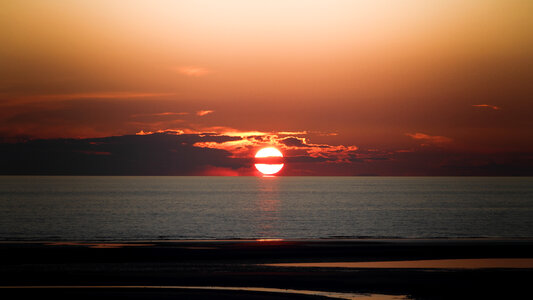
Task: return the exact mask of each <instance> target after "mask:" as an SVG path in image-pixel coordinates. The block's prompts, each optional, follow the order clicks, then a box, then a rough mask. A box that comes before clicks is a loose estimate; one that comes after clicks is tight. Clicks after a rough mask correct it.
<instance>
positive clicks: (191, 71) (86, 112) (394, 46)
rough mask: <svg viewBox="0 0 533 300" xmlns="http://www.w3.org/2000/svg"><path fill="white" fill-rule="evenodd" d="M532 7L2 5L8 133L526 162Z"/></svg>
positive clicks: (3, 113) (348, 2)
mask: <svg viewBox="0 0 533 300" xmlns="http://www.w3.org/2000/svg"><path fill="white" fill-rule="evenodd" d="M532 12H533V2H531V1H527V0H507V1H504V0H501V1H497V0H472V1H458V0H449V1H438V3H437V2H435V1H429V2H428V1H422V0H420V1H416V0H407V1H384V0H377V1H357V0H330V1H325V0H323V1H318V0H316V1H312V0H311V1H304V0H283V1H282V0H270V1H246V0H227V1H218V0H200V1H127V2H126V1H107V0H106V1H104V0H101V1H74V0H72V1H67V0H65V1H59V0H56V1H37V0H35V1H9V0H8V1H2V3H0V45H2V47H0V66H1V68H0V136H2V137H4V138H6V140H7V139H12V138H18V137H24V138H59V137H76V138H92V137H105V136H112V135H126V134H135V133H137V132H141V131H142V132H156V131H161V130H167V129H174V130H183V131H184V132H190V133H191V132H197V133H199V132H206V131H209V132H218V133H220V134H223V133H225V132H228V131H233V132H237V131H238V132H250V131H256V132H261V133H268V134H270V135H276V134H277V133H279V132H300V134H299V135H292V136H294V137H298V138H306V142H307V143H309V144H315V145H319V144H322V145H326V144H327V145H328V146H331V147H337V146H341V145H342V147H356V148H358V149H359V150H358V151H360V152H361V151H362V152H361V155H362V154H363V152H364V151H370V152H383V153H390V152H395V153H407V152H413V151H426V150H427V149H429V148H431V149H433V150H435V151H444V152H445V153H469V154H470V155H473V154H476V153H478V154H480V155H481V154H483V155H487V154H495V155H496V154H497V155H503V154H508V155H512V153H526V154H528V153H532V151H533V142H532V141H533V130H532V129H533V118H532V117H531V116H532V115H533V105H532V99H531V95H533V93H532V92H533V84H531V83H532V79H533V68H532V66H533V65H532V63H533V15H532ZM304 131H305V132H306V133H305V134H303V133H302V132H304ZM243 136H244V135H243ZM272 138H275V137H274V136H272ZM217 147H219V148H220V147H224V148H228V147H229V145H222V146H221V145H217ZM433 150H432V151H433ZM231 151H237V150H235V149H232V150H231ZM397 151H400V152H397ZM307 154H310V153H307ZM528 155H529V154H528ZM527 157H529V158H528V159H529V160H531V155H529V156H527Z"/></svg>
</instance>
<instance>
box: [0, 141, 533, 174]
mask: <svg viewBox="0 0 533 300" xmlns="http://www.w3.org/2000/svg"><path fill="white" fill-rule="evenodd" d="M410 136H411V137H412V138H413V139H415V140H421V141H424V143H425V144H423V145H419V146H417V147H415V148H412V149H407V150H398V151H393V150H391V149H389V150H387V149H381V150H379V149H361V148H358V147H356V146H343V145H327V144H312V143H308V142H307V140H306V139H304V138H295V137H287V138H280V137H279V136H278V135H276V134H266V135H264V136H260V138H259V139H258V137H257V136H255V135H248V134H247V133H243V134H242V135H241V136H237V135H234V134H233V133H232V134H231V135H230V134H220V133H213V132H211V133H183V131H166V132H159V133H143V134H138V135H123V136H111V137H103V138H88V139H36V140H23V139H20V140H14V139H6V140H4V141H3V143H0V174H8V175H256V174H257V172H256V171H255V169H254V158H253V157H254V154H255V152H256V151H257V150H258V149H259V148H261V147H265V146H267V145H270V146H276V147H278V148H279V149H280V150H281V151H282V152H283V153H284V157H285V160H284V162H285V164H286V165H285V168H284V169H283V170H282V172H281V173H280V175H369V174H371V175H392V176H398V175H416V176H426V175H429V176H435V175H447V176H454V175H489V176H503V175H529V176H531V175H533V161H532V159H531V155H530V154H529V153H528V152H513V153H484V154H483V153H472V152H457V151H451V150H446V149H444V148H443V146H445V145H446V144H447V143H439V142H440V141H441V140H442V139H445V138H444V137H441V136H430V135H427V134H421V133H417V134H413V135H410ZM433 144H437V145H433Z"/></svg>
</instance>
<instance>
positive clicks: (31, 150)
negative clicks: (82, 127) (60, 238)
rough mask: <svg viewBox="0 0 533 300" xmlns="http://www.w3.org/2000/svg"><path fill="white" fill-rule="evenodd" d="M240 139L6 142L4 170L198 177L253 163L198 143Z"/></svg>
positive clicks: (167, 136) (184, 137)
mask: <svg viewBox="0 0 533 300" xmlns="http://www.w3.org/2000/svg"><path fill="white" fill-rule="evenodd" d="M235 139H239V138H238V137H229V136H212V135H203V136H200V135H192V134H191V135H189V134H183V135H174V134H166V133H162V134H151V135H125V136H116V137H105V138H94V139H50V140H32V141H27V142H22V143H5V144H0V153H1V154H2V156H1V158H0V169H1V171H0V172H1V173H3V174H52V175H60V174H65V175H194V174H196V172H199V171H200V170H202V169H203V168H205V167H207V166H213V167H221V168H229V169H238V168H241V167H244V166H246V165H249V164H250V162H248V161H246V160H244V159H237V158H231V153H230V152H228V151H226V150H221V149H210V148H199V147H194V146H193V144H194V143H196V142H206V141H210V142H215V143H219V142H227V141H231V140H235Z"/></svg>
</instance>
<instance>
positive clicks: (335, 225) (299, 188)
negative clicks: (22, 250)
mask: <svg viewBox="0 0 533 300" xmlns="http://www.w3.org/2000/svg"><path fill="white" fill-rule="evenodd" d="M532 237H533V177H289V176H279V177H215V176H213V177H199V176H189V177H179V176H176V177H173V176H164V177H156V176H148V177H142V176H124V177H120V176H117V177H114V176H87V177H85V176H0V240H17V241H25V240H30V241H108V240H109V241H138V240H185V239H343V238H350V239H351V238H354V239H358V238H532Z"/></svg>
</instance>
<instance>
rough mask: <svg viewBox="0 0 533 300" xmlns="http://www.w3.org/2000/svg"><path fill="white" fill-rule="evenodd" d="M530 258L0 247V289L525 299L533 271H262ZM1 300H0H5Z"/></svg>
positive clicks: (170, 246)
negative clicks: (313, 264) (333, 264)
mask: <svg viewBox="0 0 533 300" xmlns="http://www.w3.org/2000/svg"><path fill="white" fill-rule="evenodd" d="M475 258H533V240H489V239H477V240H305V241H304V240H301V241H155V242H154V241H149V242H135V243H124V242H121V243H110V242H106V243H74V242H73V243H51V242H50V243H48V242H28V243H24V242H3V243H0V286H3V287H7V286H11V287H13V286H15V287H17V286H226V287H268V288H283V289H300V290H318V291H332V292H344V293H377V294H388V295H407V296H409V297H411V298H415V299H483V298H485V299H489V298H490V299H493V298H500V299H520V298H531V297H532V296H531V293H532V291H531V282H533V269H530V268H520V269H512V268H484V269H413V268H407V269H405V268H402V269H400V268H379V269H372V268H318V267H286V266H266V265H263V264H275V263H295V262H360V261H366V262H369V261H398V260H432V259H475ZM0 295H1V296H2V298H3V299H9V298H14V297H17V298H21V297H22V298H25V297H45V296H49V295H50V296H53V298H54V299H94V298H100V299H326V298H323V297H318V296H310V295H296V294H283V293H266V292H252V291H228V290H226V291H215V290H190V289H188V290H184V289H139V288H121V289H94V288H91V289H83V288H81V289H80V288H77V289H64V288H62V289H50V288H48V289H41V288H37V289H35V288H34V289H19V288H17V289H5V288H1V289H0ZM6 297H8V298H6Z"/></svg>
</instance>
